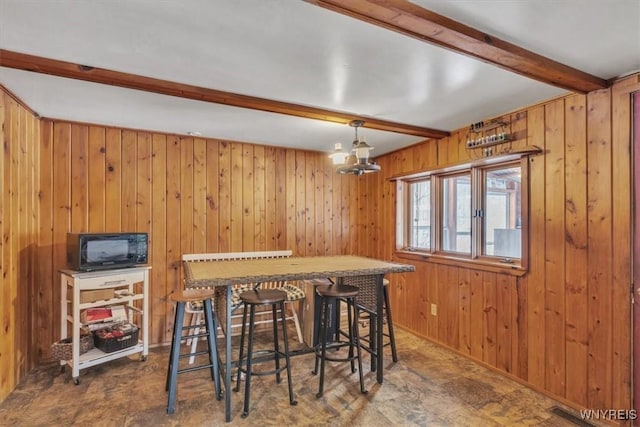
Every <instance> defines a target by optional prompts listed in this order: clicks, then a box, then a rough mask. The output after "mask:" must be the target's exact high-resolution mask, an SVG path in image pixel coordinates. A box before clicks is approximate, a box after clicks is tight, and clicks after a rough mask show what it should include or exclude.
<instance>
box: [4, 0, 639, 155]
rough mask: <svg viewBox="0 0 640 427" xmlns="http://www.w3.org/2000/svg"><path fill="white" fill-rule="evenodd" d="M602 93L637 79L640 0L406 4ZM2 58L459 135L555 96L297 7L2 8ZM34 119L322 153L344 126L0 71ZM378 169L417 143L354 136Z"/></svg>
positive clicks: (190, 0) (438, 51) (345, 131)
mask: <svg viewBox="0 0 640 427" xmlns="http://www.w3.org/2000/svg"><path fill="white" fill-rule="evenodd" d="M413 3H415V4H416V5H419V6H421V7H423V8H426V9H429V10H432V11H434V12H437V13H440V14H442V15H445V16H448V17H449V18H452V19H454V20H456V21H459V22H461V23H464V24H466V25H469V26H471V27H474V28H476V29H478V30H481V31H483V32H486V33H488V34H491V35H493V36H495V37H498V38H501V39H503V40H506V41H509V42H511V43H513V44H516V45H518V46H520V47H522V48H525V49H528V50H530V51H533V52H536V53H538V54H541V55H543V56H546V57H548V58H550V59H553V60H555V61H558V62H561V63H563V64H566V65H569V66H571V67H574V68H577V69H579V70H581V71H585V72H587V73H590V74H593V75H596V76H598V77H600V78H604V79H610V78H614V77H618V76H621V75H625V74H629V73H631V72H634V71H637V70H640V1H639V0H483V1H478V0H475V1H473V0H468V1H466V0H456V1H444V0H415V1H413ZM0 49H5V50H9V51H14V52H20V53H26V54H30V55H36V56H41V57H45V58H51V59H56V60H61V61H68V62H72V63H77V64H84V65H89V66H93V67H99V68H105V69H109V70H114V71H120V72H125V73H131V74H136V75H141V76H147V77H154V78H159V79H163V80H168V81H175V82H179V83H184V84H190V85H196V86H201V87H206V88H211V89H217V90H222V91H228V92H234V93H239V94H245V95H251V96H255V97H261V98H268V99H273V100H280V101H286V102H289V103H295V104H301V105H307V106H313V107H319V108H324V109H330V110H337V111H343V112H348V113H352V114H356V115H364V116H372V117H376V118H379V119H384V120H390V121H395V122H400V123H406V124H412V125H416V126H422V127H428V128H435V129H441V130H455V129H458V128H461V127H465V126H467V125H468V124H470V123H472V122H476V121H479V120H482V119H486V118H489V117H492V116H497V115H500V114H502V113H505V112H508V111H511V110H513V109H516V108H519V107H523V106H527V105H531V104H534V103H537V102H540V101H543V100H546V99H549V98H552V97H554V96H557V95H560V94H563V93H565V92H566V91H565V90H564V89H560V88H557V87H554V86H551V85H548V84H544V83H540V82H537V81H534V80H531V79H529V78H526V77H522V76H520V75H518V74H515V73H512V72H509V71H506V70H503V69H501V68H498V67H496V66H493V65H489V64H487V63H484V62H481V61H478V60H476V59H472V58H469V57H466V56H463V55H461V54H458V53H454V52H451V51H448V50H445V49H443V48H440V47H436V46H433V45H430V44H428V43H425V42H423V41H419V40H416V39H414V38H410V37H408V36H405V35H402V34H399V33H396V32H392V31H390V30H386V29H383V28H380V27H377V26H374V25H372V24H369V23H366V22H363V21H360V20H356V19H354V18H351V17H348V16H345V15H341V14H338V13H336V12H333V11H330V10H327V9H324V8H321V7H318V6H315V5H312V4H309V3H306V2H303V1H298V0H182V1H178V0H175V1H155V0H104V1H99V0H95V1H83V2H79V1H73V0H57V1H43V0H40V1H38V0H0ZM0 84H2V85H4V86H5V87H6V88H8V89H9V90H10V91H12V92H13V93H14V94H16V95H17V96H18V97H19V98H20V99H22V100H23V101H24V102H25V103H26V104H27V105H28V106H30V107H31V108H32V109H33V110H34V111H36V112H37V113H38V114H40V115H41V116H43V117H48V118H56V119H65V120H72V121H79V122H89V123H96V124H104V125H113V126H118V127H127V128H137V129H147V130H155V131H162V132H170V133H178V134H186V133H187V132H189V131H196V132H200V133H201V134H202V135H203V136H205V137H211V138H222V139H230V140H236V141H247V142H255V143H260V144H267V145H275V146H286V147H296V148H302V149H310V150H318V151H327V152H329V151H331V150H332V148H333V144H334V143H335V142H343V143H344V144H345V145H348V144H350V142H351V140H352V139H353V130H352V129H350V128H349V127H347V126H345V125H341V124H335V123H329V122H323V121H318V120H313V119H304V118H300V117H292V116H286V115H281V114H275V113H267V112H261V111H255V110H249V109H245V108H238V107H230V106H225V105H220V104H212V103H206V102H200V101H193V100H188V99H182V98H177V97H171V96H166V95H159V94H154V93H149V92H142V91H137V90H131V89H124V88H119V87H114V86H106V85H102V84H96V83H89V82H84V81H79V80H72V79H67V78H61V77H54V76H49V75H44V74H38V73H33V72H28V71H21V70H16V69H12V68H4V67H0ZM362 133H363V134H364V135H365V136H366V137H367V141H368V142H369V143H370V144H371V145H373V146H375V147H376V150H375V151H374V152H373V153H372V154H374V155H379V154H382V153H385V152H389V151H393V150H396V149H398V148H400V147H403V146H406V145H410V144H413V143H416V142H418V141H420V140H422V139H423V138H422V137H415V136H410V135H403V134H398V133H392V132H382V131H375V130H372V129H364V130H362Z"/></svg>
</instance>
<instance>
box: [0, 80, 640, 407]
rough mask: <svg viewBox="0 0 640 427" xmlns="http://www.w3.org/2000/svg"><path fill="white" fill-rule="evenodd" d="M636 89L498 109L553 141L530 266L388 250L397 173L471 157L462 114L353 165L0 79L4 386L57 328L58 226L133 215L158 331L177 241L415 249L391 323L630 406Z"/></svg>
mask: <svg viewBox="0 0 640 427" xmlns="http://www.w3.org/2000/svg"><path fill="white" fill-rule="evenodd" d="M634 90H640V80H639V77H638V75H636V76H633V77H630V78H628V79H625V80H623V81H621V82H618V83H617V84H616V85H614V86H613V87H612V88H611V89H609V90H602V91H597V92H593V93H590V94H588V95H586V96H583V95H572V96H568V97H565V98H560V99H557V100H553V101H550V102H548V103H545V104H543V105H539V106H535V107H532V108H529V109H526V110H522V111H518V112H514V113H512V114H509V115H507V116H505V119H508V120H509V121H510V123H511V132H512V133H514V134H515V135H516V136H517V141H516V142H515V143H514V144H513V145H514V146H519V145H537V146H539V147H541V148H543V149H544V153H543V154H541V155H537V156H534V157H532V158H531V160H530V162H529V166H530V171H529V182H530V199H531V200H530V218H529V220H530V236H529V242H530V247H529V253H530V258H529V271H528V273H527V274H526V275H525V276H523V277H520V278H518V277H515V276H510V275H505V274H500V273H495V272H489V271H480V270H476V269H473V268H467V267H462V266H459V265H458V266H457V265H447V264H437V263H433V262H423V261H411V260H407V259H399V258H397V257H396V255H395V252H394V247H395V203H396V200H395V191H394V186H393V184H392V183H391V182H390V181H388V178H389V177H390V176H393V175H398V174H401V173H405V172H409V171H416V170H420V169H424V168H429V167H435V166H441V165H444V164H450V163H454V162H456V161H461V160H465V159H468V158H469V157H472V155H470V154H469V153H468V152H467V150H466V148H465V145H464V144H465V142H466V138H467V134H466V132H467V131H466V130H462V131H459V132H455V133H453V135H452V136H451V137H449V138H446V139H444V140H440V141H438V142H437V143H434V142H426V143H424V144H420V145H416V146H413V147H410V148H407V149H404V150H401V151H398V152H395V153H392V154H390V155H387V156H383V157H382V158H379V159H378V160H379V162H380V164H381V166H382V172H381V173H380V174H373V175H366V176H363V177H359V178H356V177H353V176H341V175H337V174H335V173H334V172H333V169H332V167H331V166H330V165H329V164H328V161H327V158H326V156H325V155H324V154H320V153H312V152H305V151H299V150H291V149H284V148H274V147H263V146H258V145H252V144H246V143H239V142H227V141H218V140H211V139H199V138H198V139H194V138H182V137H178V136H175V135H166V134H159V133H151V132H143V131H134V130H127V129H115V128H109V127H103V126H91V125H84V124H77V123H67V122H62V121H49V120H46V121H42V122H40V121H39V120H38V119H36V118H35V117H34V115H33V113H31V112H30V111H29V110H28V109H25V108H23V107H21V106H20V105H19V104H18V103H16V102H15V101H14V100H13V99H12V98H11V97H10V96H9V95H8V94H6V93H4V92H2V96H1V97H0V120H2V121H3V123H2V125H3V126H2V136H3V143H4V145H3V152H2V158H1V161H0V168H1V169H0V190H1V194H2V196H1V197H0V203H1V204H0V221H2V222H1V225H0V228H1V230H2V240H1V241H0V245H1V250H2V253H1V258H0V259H1V260H2V264H1V266H0V268H1V271H2V288H1V295H0V296H1V299H0V321H1V322H2V323H1V328H0V401H2V400H3V399H4V398H5V397H6V395H7V394H8V393H9V392H10V391H11V390H12V389H13V388H14V387H15V385H16V384H17V383H18V381H19V380H20V378H21V377H22V376H24V374H25V373H26V372H28V370H30V369H31V368H32V367H33V366H35V364H37V363H40V362H42V361H46V360H48V358H49V354H50V344H51V343H52V342H54V341H56V340H57V339H58V337H59V334H60V331H59V330H58V329H59V304H60V303H59V302H60V295H59V292H60V290H59V277H58V273H57V270H58V269H59V268H62V267H64V265H65V250H64V245H65V236H66V233H67V232H68V231H119V230H122V231H124V230H127V231H129V230H134V231H147V232H149V233H150V236H151V264H152V265H153V270H152V277H151V296H150V298H151V301H150V302H151V304H150V305H151V319H150V320H151V322H150V323H151V331H150V337H151V342H152V343H160V342H166V341H167V340H168V337H169V335H168V334H169V331H170V330H171V326H172V325H171V321H172V316H171V314H170V313H171V310H172V307H171V306H170V304H169V303H168V301H167V295H168V294H169V293H170V292H171V291H172V290H174V289H176V288H178V287H179V286H180V283H181V271H180V263H179V260H180V256H181V254H182V253H184V252H201V251H209V252H222V251H241V250H270V249H292V250H293V251H294V253H295V254H296V255H315V254H349V253H355V254H360V255H365V256H375V257H379V258H383V259H388V260H398V261H402V262H412V263H414V264H415V265H416V268H417V272H416V273H407V274H402V275H395V276H392V277H391V278H392V281H393V284H394V286H392V288H391V289H392V291H391V294H392V298H393V301H392V304H393V306H394V316H395V318H396V322H397V323H398V324H400V325H403V326H404V327H406V328H408V329H410V330H412V331H414V332H415V333H417V334H419V335H422V336H425V337H427V338H429V339H431V340H433V341H436V342H439V343H441V344H443V345H446V346H448V347H450V348H452V349H454V350H456V351H458V352H460V353H463V354H466V355H468V356H469V357H471V358H473V359H475V360H477V361H479V362H481V363H484V364H486V365H488V366H492V367H494V368H496V369H497V370H500V371H502V372H504V373H507V374H509V375H512V376H514V377H516V378H518V379H519V380H521V381H523V382H525V383H527V384H529V385H531V386H532V387H534V388H537V389H539V390H543V391H545V392H547V393H549V394H551V395H554V396H556V397H559V398H561V399H564V400H565V401H566V402H568V403H570V404H573V405H574V406H576V407H587V408H594V409H604V408H607V409H608V408H620V409H624V408H629V405H630V394H631V392H630V378H631V373H630V369H631V351H630V348H631V336H630V332H631V323H630V322H631V319H630V313H631V304H630V282H631V275H630V272H631V242H630V239H631V234H630V217H631V214H630V211H631V201H630V195H631V191H630V187H631V178H630V156H629V151H630V146H629V141H630V123H629V117H630V114H629V105H630V103H629V93H630V92H632V91H634ZM479 119H482V118H481V117H479ZM431 303H434V304H437V306H438V315H437V316H432V315H431V314H430V311H429V307H430V304H431Z"/></svg>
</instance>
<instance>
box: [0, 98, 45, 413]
mask: <svg viewBox="0 0 640 427" xmlns="http://www.w3.org/2000/svg"><path fill="white" fill-rule="evenodd" d="M0 129H1V131H0V135H1V136H2V142H3V145H2V156H1V157H0V233H1V238H0V276H1V277H2V280H1V282H0V284H1V285H0V402H1V401H2V400H3V399H4V398H5V397H6V396H7V395H8V394H9V393H10V392H11V390H13V389H14V387H15V386H16V385H17V384H18V382H19V381H20V379H21V378H22V377H23V376H24V375H25V374H26V373H27V372H28V371H29V370H31V369H32V368H33V367H34V366H36V364H37V363H38V361H39V360H38V353H37V352H35V351H33V349H34V348H35V347H36V346H37V336H36V335H37V333H36V330H37V328H38V314H39V313H38V310H37V304H38V301H39V293H38V292H39V288H38V284H37V281H36V271H35V266H36V264H37V258H38V253H37V251H38V227H39V216H38V215H39V212H38V185H39V176H40V168H39V150H40V145H39V140H40V122H39V120H38V119H36V118H35V117H34V114H33V113H32V112H31V111H29V110H27V109H26V108H24V107H22V106H21V105H20V104H18V103H17V102H16V100H15V99H14V98H12V97H11V96H10V95H9V94H8V93H6V92H4V91H2V90H1V88H0Z"/></svg>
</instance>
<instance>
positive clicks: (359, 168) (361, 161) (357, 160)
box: [329, 120, 380, 176]
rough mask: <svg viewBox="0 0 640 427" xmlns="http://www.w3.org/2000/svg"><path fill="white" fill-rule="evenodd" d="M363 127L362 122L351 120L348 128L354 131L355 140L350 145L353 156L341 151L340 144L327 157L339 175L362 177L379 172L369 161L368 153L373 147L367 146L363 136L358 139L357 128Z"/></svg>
mask: <svg viewBox="0 0 640 427" xmlns="http://www.w3.org/2000/svg"><path fill="white" fill-rule="evenodd" d="M362 125H364V121H363V120H353V121H351V122H349V126H351V127H353V128H354V129H355V139H354V140H353V144H352V149H353V150H352V151H353V152H354V153H355V154H351V155H349V154H348V153H346V152H345V151H343V150H342V144H341V143H337V144H336V145H335V151H334V152H333V153H332V154H330V155H329V158H331V160H333V164H334V165H336V166H338V168H337V172H338V173H341V174H352V175H356V176H359V175H362V174H365V173H371V172H379V171H380V166H379V165H377V164H376V163H375V162H373V161H370V160H369V152H370V151H371V150H373V147H372V146H370V145H369V144H367V142H366V141H365V139H364V137H363V136H360V137H358V128H359V127H362Z"/></svg>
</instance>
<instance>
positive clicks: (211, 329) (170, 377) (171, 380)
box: [165, 289, 222, 414]
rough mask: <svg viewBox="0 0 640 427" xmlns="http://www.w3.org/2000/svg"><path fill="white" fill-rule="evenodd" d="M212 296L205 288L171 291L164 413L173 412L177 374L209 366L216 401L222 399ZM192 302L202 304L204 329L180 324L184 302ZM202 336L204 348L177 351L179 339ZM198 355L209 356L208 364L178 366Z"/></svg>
mask: <svg viewBox="0 0 640 427" xmlns="http://www.w3.org/2000/svg"><path fill="white" fill-rule="evenodd" d="M214 295H215V293H214V291H213V290H209V289H185V290H182V291H177V292H175V293H173V294H171V299H172V300H173V301H175V302H176V314H175V321H174V324H173V338H172V340H171V353H170V356H169V369H168V370H167V383H166V386H165V389H166V390H167V391H168V392H169V400H168V402H167V414H173V411H174V404H175V398H176V388H177V382H178V374H182V373H185V372H192V371H197V370H199V369H207V368H209V369H211V378H212V379H213V383H214V387H215V392H216V398H217V399H218V400H220V399H221V398H222V393H221V390H220V362H219V360H218V348H217V345H216V327H217V324H216V321H215V318H214V316H213V307H212V304H211V299H212V298H213V297H214ZM192 302H201V303H202V304H203V305H204V319H205V320H204V329H201V328H202V326H201V325H195V326H194V325H186V326H185V325H184V312H185V306H186V304H187V303H192ZM192 329H195V333H193V332H192V331H191V330H192ZM185 330H186V331H188V335H185V336H184V337H183V336H182V331H185ZM204 336H206V337H207V350H205V351H196V352H191V353H183V354H181V353H180V342H181V340H182V338H191V339H193V338H195V339H197V338H198V337H204ZM201 354H208V355H209V363H208V364H205V365H199V366H192V367H189V368H184V369H179V365H180V359H182V358H185V357H191V356H197V355H201Z"/></svg>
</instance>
